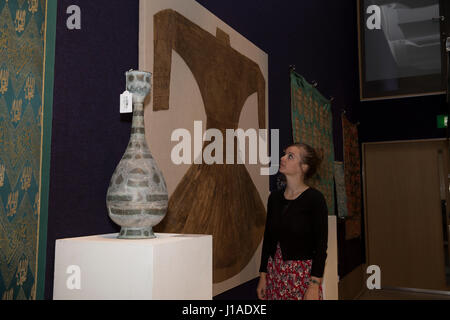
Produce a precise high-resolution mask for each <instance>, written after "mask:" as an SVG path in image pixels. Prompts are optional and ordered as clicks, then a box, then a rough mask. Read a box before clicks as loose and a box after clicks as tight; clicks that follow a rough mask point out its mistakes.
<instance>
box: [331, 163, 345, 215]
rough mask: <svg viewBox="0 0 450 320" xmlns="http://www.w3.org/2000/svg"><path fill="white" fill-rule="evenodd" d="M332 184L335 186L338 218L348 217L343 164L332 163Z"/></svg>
mask: <svg viewBox="0 0 450 320" xmlns="http://www.w3.org/2000/svg"><path fill="white" fill-rule="evenodd" d="M334 182H335V184H336V198H337V199H336V200H337V207H338V208H337V209H338V210H337V211H338V216H339V218H345V217H347V215H348V210H347V193H346V189H345V173H344V163H343V162H339V161H335V162H334Z"/></svg>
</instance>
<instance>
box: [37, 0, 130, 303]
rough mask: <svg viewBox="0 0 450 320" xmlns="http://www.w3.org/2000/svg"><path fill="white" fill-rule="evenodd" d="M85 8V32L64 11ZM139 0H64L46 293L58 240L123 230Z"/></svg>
mask: <svg viewBox="0 0 450 320" xmlns="http://www.w3.org/2000/svg"><path fill="white" fill-rule="evenodd" d="M73 4H75V5H78V6H79V7H80V8H81V30H68V29H67V28H66V20H67V17H68V16H69V15H67V14H66V9H67V7H68V6H70V5H73ZM138 19H139V1H138V0H126V1H123V0H95V1H81V0H78V1H77V0H70V1H68V0H59V1H58V20H57V33H56V60H55V88H54V104H53V131H52V153H51V177H50V199H49V216H48V239H47V242H48V247H47V268H46V288H45V298H46V299H51V298H52V297H53V273H54V250H55V240H56V239H61V238H69V237H79V236H85V235H94V234H103V233H112V232H117V231H118V228H117V227H116V226H115V225H114V223H113V222H112V221H111V220H110V219H109V217H108V213H107V211H106V204H105V202H106V191H107V188H108V185H109V179H110V178H111V176H112V173H113V171H114V169H115V167H116V165H117V164H118V162H119V161H120V159H121V157H122V154H123V152H124V151H125V148H126V146H127V143H128V139H129V137H130V128H131V123H130V122H128V121H121V117H120V115H119V104H118V101H119V94H121V93H122V92H123V91H124V88H125V75H124V73H125V71H128V70H129V69H131V68H133V69H137V68H138V32H139V20H138Z"/></svg>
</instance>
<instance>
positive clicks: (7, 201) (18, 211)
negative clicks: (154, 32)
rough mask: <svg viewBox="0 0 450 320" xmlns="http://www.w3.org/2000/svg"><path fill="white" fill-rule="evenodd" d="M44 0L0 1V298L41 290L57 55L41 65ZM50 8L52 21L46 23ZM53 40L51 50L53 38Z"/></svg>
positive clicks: (53, 11) (23, 296)
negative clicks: (54, 60)
mask: <svg viewBox="0 0 450 320" xmlns="http://www.w3.org/2000/svg"><path fill="white" fill-rule="evenodd" d="M49 3H51V4H49V5H48V6H47V1H45V0H40V1H38V0H28V1H20V0H9V1H8V0H0V21H1V26H0V299H2V300H34V299H41V298H42V297H43V280H44V275H45V267H44V266H45V253H46V246H45V243H46V225H47V223H46V222H47V212H46V210H42V204H43V203H45V205H47V200H46V199H47V198H48V188H47V186H48V179H49V169H48V163H49V154H50V153H49V150H50V148H49V144H48V143H49V140H50V138H49V136H48V133H49V131H50V130H51V105H49V104H48V103H47V102H48V101H52V99H51V98H52V92H53V89H52V88H53V83H47V79H50V78H51V81H53V69H52V68H53V65H52V61H53V57H54V55H53V54H54V51H53V52H52V53H51V55H50V53H49V55H47V58H48V59H47V67H45V66H46V63H45V56H46V48H49V47H48V44H49V42H48V41H46V37H47V35H48V34H49V33H46V32H47V30H49V32H51V34H52V35H54V31H55V28H56V1H49ZM49 7H50V8H49ZM49 11H50V15H51V20H52V23H51V26H48V25H47V28H46V22H47V21H48V20H47V18H48V16H47V14H48V13H49ZM50 29H51V30H50ZM50 44H51V45H52V48H53V50H54V38H53V37H52V39H51V41H50ZM47 68H50V69H51V72H50V73H51V75H50V76H47V74H46V72H45V70H48V69H47ZM44 92H45V93H46V94H45V95H44ZM47 95H48V97H49V99H50V100H48V99H47ZM44 96H45V98H44ZM49 119H50V121H49ZM49 123H50V126H48V124H49ZM50 132H51V131H50ZM41 199H44V200H42V201H41Z"/></svg>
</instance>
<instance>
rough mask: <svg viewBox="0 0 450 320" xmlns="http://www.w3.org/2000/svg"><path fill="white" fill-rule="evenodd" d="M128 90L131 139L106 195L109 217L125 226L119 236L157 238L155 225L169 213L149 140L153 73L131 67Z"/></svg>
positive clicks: (166, 194)
mask: <svg viewBox="0 0 450 320" xmlns="http://www.w3.org/2000/svg"><path fill="white" fill-rule="evenodd" d="M125 75H126V83H127V90H128V91H129V92H131V93H132V95H133V125H132V129H131V138H130V142H129V144H128V147H127V149H126V150H125V154H124V155H123V157H122V159H121V160H120V162H119V164H118V166H117V168H116V170H115V171H114V174H113V176H112V178H111V182H110V185H109V188H108V192H107V195H106V206H107V208H108V214H109V217H110V218H111V219H112V220H113V221H114V222H115V223H116V224H118V225H119V226H121V227H122V228H121V230H120V234H119V237H118V238H119V239H151V238H155V234H154V232H153V226H155V225H157V224H158V223H160V222H161V220H162V219H164V217H165V216H166V213H167V205H168V200H169V198H168V193H167V186H166V182H165V180H164V176H163V174H162V172H161V171H160V170H159V168H158V166H157V165H156V161H155V159H154V158H153V157H152V154H151V153H150V150H149V148H148V146H147V142H146V140H145V126H144V100H145V97H146V96H147V95H148V94H149V93H150V90H151V76H152V74H151V73H149V72H143V71H133V70H130V71H128V72H127V73H126V74H125Z"/></svg>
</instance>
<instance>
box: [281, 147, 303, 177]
mask: <svg viewBox="0 0 450 320" xmlns="http://www.w3.org/2000/svg"><path fill="white" fill-rule="evenodd" d="M302 151H303V150H301V148H298V147H296V146H291V147H289V148H287V149H286V150H284V156H283V157H281V161H280V172H281V173H283V174H284V175H302V176H303V174H304V170H305V168H304V166H305V165H304V164H303V161H302V159H303V157H302Z"/></svg>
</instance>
